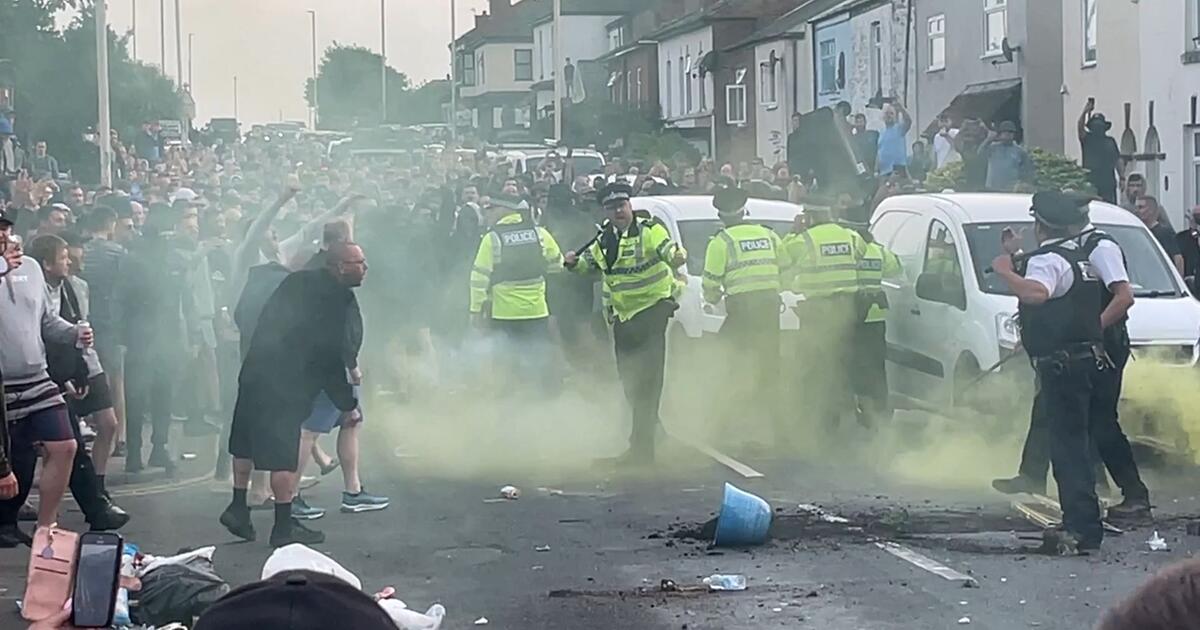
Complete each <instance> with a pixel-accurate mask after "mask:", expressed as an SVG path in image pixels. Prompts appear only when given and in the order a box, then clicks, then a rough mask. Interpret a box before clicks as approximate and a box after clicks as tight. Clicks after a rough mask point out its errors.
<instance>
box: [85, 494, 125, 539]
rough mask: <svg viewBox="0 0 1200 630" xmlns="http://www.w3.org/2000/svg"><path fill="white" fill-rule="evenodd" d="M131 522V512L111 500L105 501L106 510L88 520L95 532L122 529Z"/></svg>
mask: <svg viewBox="0 0 1200 630" xmlns="http://www.w3.org/2000/svg"><path fill="white" fill-rule="evenodd" d="M128 522H129V514H128V513H127V512H126V511H125V510H122V509H121V508H120V507H117V506H116V505H113V504H112V502H110V501H105V502H104V510H102V511H101V512H100V513H99V514H96V515H95V516H94V517H93V518H91V519H89V520H88V525H90V526H91V530H92V531H94V532H106V531H114V530H118V529H121V528H122V527H124V526H125V524H126V523H128Z"/></svg>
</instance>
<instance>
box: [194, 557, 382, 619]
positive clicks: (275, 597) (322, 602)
mask: <svg viewBox="0 0 1200 630" xmlns="http://www.w3.org/2000/svg"><path fill="white" fill-rule="evenodd" d="M266 628H270V629H271V630H327V629H328V628H354V630H397V628H396V624H395V623H393V622H392V620H391V618H390V617H389V616H388V614H387V612H386V611H384V609H383V608H381V607H380V606H379V604H378V603H376V602H375V600H373V599H371V597H370V596H368V595H367V594H366V593H363V592H362V591H360V590H358V589H356V588H354V587H353V586H351V585H349V584H347V583H346V582H344V581H343V580H341V579H339V578H336V577H333V576H332V575H326V574H324V573H317V572H315V571H284V572H281V573H278V574H276V575H274V576H272V577H271V578H269V579H266V580H263V581H261V582H255V583H253V584H247V585H246V586H243V587H241V588H238V589H236V590H234V591H233V592H231V593H229V594H228V595H226V596H225V597H222V598H221V599H220V600H218V601H217V602H216V603H215V604H213V605H212V606H210V607H209V608H208V610H206V611H204V614H203V615H201V616H200V619H199V621H197V622H196V625H195V626H194V630H264V629H266Z"/></svg>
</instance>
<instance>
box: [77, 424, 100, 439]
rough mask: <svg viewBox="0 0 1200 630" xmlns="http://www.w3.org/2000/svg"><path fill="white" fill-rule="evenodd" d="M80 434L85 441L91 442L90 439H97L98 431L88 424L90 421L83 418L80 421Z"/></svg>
mask: <svg viewBox="0 0 1200 630" xmlns="http://www.w3.org/2000/svg"><path fill="white" fill-rule="evenodd" d="M79 436H80V437H82V438H83V440H84V441H85V442H90V441H92V440H94V439H96V431H95V429H93V428H92V427H91V426H90V425H88V423H86V422H84V421H83V420H80V421H79Z"/></svg>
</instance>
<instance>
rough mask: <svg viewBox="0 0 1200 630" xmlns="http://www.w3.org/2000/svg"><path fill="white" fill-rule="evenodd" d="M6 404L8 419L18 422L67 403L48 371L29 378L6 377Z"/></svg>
mask: <svg viewBox="0 0 1200 630" xmlns="http://www.w3.org/2000/svg"><path fill="white" fill-rule="evenodd" d="M4 404H5V406H6V407H7V412H8V421H9V422H18V421H20V420H23V419H25V418H26V417H28V416H30V415H32V414H35V413H37V412H39V411H44V410H46V409H53V408H55V407H60V406H62V405H65V404H67V401H66V399H65V398H63V395H62V391H60V390H59V389H58V385H55V384H54V381H52V380H50V375H49V374H46V373H44V372H43V373H42V374H39V375H37V376H32V377H29V378H21V379H16V378H12V379H10V378H5V379H4Z"/></svg>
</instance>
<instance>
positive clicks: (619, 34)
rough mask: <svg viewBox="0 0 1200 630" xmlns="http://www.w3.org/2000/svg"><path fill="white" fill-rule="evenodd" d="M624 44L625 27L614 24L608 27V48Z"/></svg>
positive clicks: (616, 47)
mask: <svg viewBox="0 0 1200 630" xmlns="http://www.w3.org/2000/svg"><path fill="white" fill-rule="evenodd" d="M624 45H625V27H624V26H614V27H612V28H610V29H608V49H609V50H616V49H618V48H620V47H622V46H624Z"/></svg>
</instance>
